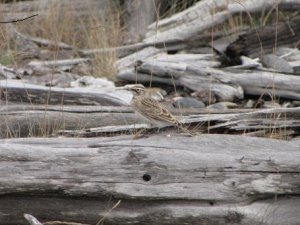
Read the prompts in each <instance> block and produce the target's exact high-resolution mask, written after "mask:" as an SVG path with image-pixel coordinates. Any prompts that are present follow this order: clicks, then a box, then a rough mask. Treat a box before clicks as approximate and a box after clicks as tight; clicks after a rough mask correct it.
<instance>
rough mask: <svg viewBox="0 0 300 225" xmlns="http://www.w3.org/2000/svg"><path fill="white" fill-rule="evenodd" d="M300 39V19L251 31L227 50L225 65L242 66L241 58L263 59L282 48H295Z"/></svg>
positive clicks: (240, 37) (241, 36)
mask: <svg viewBox="0 0 300 225" xmlns="http://www.w3.org/2000/svg"><path fill="white" fill-rule="evenodd" d="M299 39H300V17H297V18H294V19H293V20H291V21H289V22H281V23H278V24H275V25H272V26H264V27H260V28H255V29H251V30H250V31H248V32H247V33H245V34H242V35H240V36H239V38H238V39H237V40H236V41H234V42H232V43H231V44H230V45H229V46H228V47H227V48H226V50H225V52H224V53H225V56H226V58H225V57H222V58H221V59H222V60H223V63H226V64H228V63H229V64H240V63H241V59H240V56H242V55H244V56H249V57H251V58H256V57H262V56H263V55H265V54H269V53H273V52H274V49H276V48H278V46H281V47H295V46H297V44H298V41H299Z"/></svg>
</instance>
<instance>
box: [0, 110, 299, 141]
mask: <svg viewBox="0 0 300 225" xmlns="http://www.w3.org/2000/svg"><path fill="white" fill-rule="evenodd" d="M171 111H172V113H173V114H174V115H176V116H177V117H178V119H179V120H180V121H181V122H182V123H184V124H186V126H187V127H189V129H190V130H191V132H194V133H195V134H196V133H199V132H207V131H208V130H209V131H210V132H217V131H218V129H219V132H220V129H222V130H221V132H224V130H225V131H226V132H231V133H234V132H237V133H243V134H246V133H252V132H254V131H261V132H262V131H264V135H263V136H272V137H274V136H275V137H276V135H278V134H280V135H278V138H289V137H292V136H296V135H297V134H299V131H300V129H299V127H300V108H278V109H262V110H255V109H249V110H240V109H236V110H234V109H232V110H223V111H222V110H213V109H202V110H201V109H200V110H195V109H187V110H183V109H177V110H175V109H171ZM162 128H163V127H160V129H162ZM165 128H166V129H171V128H168V127H167V126H165ZM140 129H147V130H149V132H150V133H151V132H152V131H157V129H158V127H157V126H155V125H150V124H149V121H147V120H146V119H145V118H143V117H141V116H140V115H138V114H135V113H134V111H133V110H132V109H131V108H130V107H124V106H121V107H107V106H106V107H99V106H63V107H62V106H51V105H48V106H39V105H27V106H26V105H23V106H22V105H19V106H17V105H8V106H2V107H1V110H0V138H12V137H28V136H31V137H32V136H41V135H42V136H49V135H63V136H75V137H95V136H108V135H110V136H111V135H120V134H124V133H131V134H132V133H136V132H137V130H140ZM174 129H175V130H178V128H176V127H175V128H173V130H174ZM268 133H271V135H268ZM275 134H276V135H275ZM259 135H260V134H259Z"/></svg>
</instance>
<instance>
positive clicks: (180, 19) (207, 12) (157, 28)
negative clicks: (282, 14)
mask: <svg viewBox="0 0 300 225" xmlns="http://www.w3.org/2000/svg"><path fill="white" fill-rule="evenodd" d="M274 5H276V6H277V7H278V8H279V9H281V10H297V9H299V8H300V3H299V1H298V0H283V1H280V2H279V3H278V2H277V0H269V1H261V0H246V1H243V2H242V3H240V2H237V1H234V0H230V1H227V0H219V1H214V0H204V1H200V2H198V3H197V4H195V5H194V6H192V7H190V8H188V9H187V10H185V11H183V12H181V13H177V14H175V15H173V16H171V17H170V18H166V19H163V20H160V21H158V23H153V24H151V25H150V26H149V31H148V33H146V38H145V39H144V42H146V43H148V42H153V41H158V42H162V41H164V42H165V43H166V45H168V44H167V43H168V42H169V41H174V40H179V41H182V40H187V39H189V38H192V37H193V36H195V35H198V34H199V33H203V32H204V31H207V30H209V29H211V28H212V27H216V26H218V25H220V24H222V23H224V22H226V21H227V20H228V19H229V18H231V17H232V16H234V15H238V14H241V13H244V14H249V13H255V12H259V11H264V10H265V11H268V10H271V9H273V7H274Z"/></svg>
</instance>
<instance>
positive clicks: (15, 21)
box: [0, 14, 39, 23]
mask: <svg viewBox="0 0 300 225" xmlns="http://www.w3.org/2000/svg"><path fill="white" fill-rule="evenodd" d="M38 15H39V14H34V15H31V16H28V17H25V18H23V19H17V20H10V21H0V23H17V22H21V21H24V20H28V19H30V18H32V17H35V16H38Z"/></svg>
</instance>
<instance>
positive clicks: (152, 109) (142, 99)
mask: <svg viewBox="0 0 300 225" xmlns="http://www.w3.org/2000/svg"><path fill="white" fill-rule="evenodd" d="M128 90H130V91H132V93H133V98H132V100H131V105H132V107H133V109H134V110H135V111H136V112H138V113H140V114H141V115H142V116H144V117H145V118H147V119H148V120H149V121H150V122H151V123H152V124H156V125H158V126H161V125H174V126H177V127H179V128H182V124H181V123H180V121H178V119H177V118H176V117H175V116H173V115H172V114H171V113H170V112H169V110H168V109H167V108H166V107H165V106H163V105H162V104H161V103H159V102H158V101H157V100H155V99H153V98H151V97H149V96H148V95H147V94H146V89H145V87H144V86H143V85H141V84H136V85H131V86H129V88H128Z"/></svg>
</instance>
